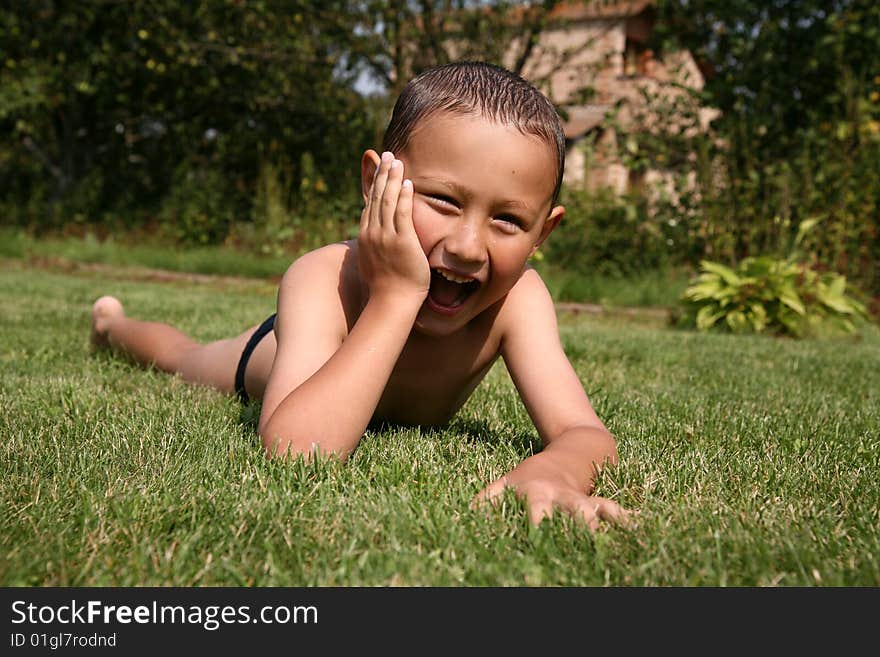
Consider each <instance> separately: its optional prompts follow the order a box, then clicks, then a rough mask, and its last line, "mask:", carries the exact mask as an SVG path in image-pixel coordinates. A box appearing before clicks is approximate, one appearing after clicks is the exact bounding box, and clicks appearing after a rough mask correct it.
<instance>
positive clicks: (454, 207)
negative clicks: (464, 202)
mask: <svg viewBox="0 0 880 657" xmlns="http://www.w3.org/2000/svg"><path fill="white" fill-rule="evenodd" d="M425 198H427V199H428V202H429V203H430V204H431V205H432V206H434V208H435V209H437V210H438V211H440V212H457V211H458V209H459V205H458V201H456V200H455V199H454V198H452V197H451V196H446V195H444V194H430V193H426V194H425Z"/></svg>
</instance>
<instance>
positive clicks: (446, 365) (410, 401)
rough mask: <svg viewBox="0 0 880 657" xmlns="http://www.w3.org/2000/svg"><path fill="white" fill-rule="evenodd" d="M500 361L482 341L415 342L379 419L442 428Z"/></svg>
mask: <svg viewBox="0 0 880 657" xmlns="http://www.w3.org/2000/svg"><path fill="white" fill-rule="evenodd" d="M497 356H498V346H497V345H495V344H492V341H491V340H488V339H484V336H481V335H468V336H465V337H462V338H456V339H454V340H446V341H442V342H439V343H438V342H437V341H430V340H424V341H423V340H414V341H411V342H410V343H408V344H407V346H406V347H405V348H404V351H403V353H402V354H401V356H400V358H399V359H398V361H397V364H396V366H395V368H394V371H393V372H392V374H391V376H390V378H389V380H388V383H387V385H386V386H385V390H384V392H383V394H382V398H381V399H380V401H379V405H378V407H377V408H376V413H375V419H382V420H388V421H391V422H399V423H402V424H420V425H426V426H436V425H442V424H445V423H446V422H448V421H449V420H450V419H451V418H452V416H453V415H455V413H456V411H458V409H459V408H461V406H462V405H463V404H464V403H465V402H466V401H467V399H468V398H469V397H470V395H471V393H473V391H474V389H476V387H477V385H479V383H480V381H482V379H483V377H484V376H485V375H486V373H487V372H488V371H489V368H490V367H491V366H492V363H493V362H495V359H496V358H497Z"/></svg>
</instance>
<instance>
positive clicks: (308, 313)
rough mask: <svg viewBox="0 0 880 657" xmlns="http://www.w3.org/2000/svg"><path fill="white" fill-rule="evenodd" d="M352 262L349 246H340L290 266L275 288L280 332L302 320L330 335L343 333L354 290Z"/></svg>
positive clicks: (341, 243)
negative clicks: (328, 332)
mask: <svg viewBox="0 0 880 657" xmlns="http://www.w3.org/2000/svg"><path fill="white" fill-rule="evenodd" d="M351 258H352V247H351V245H350V244H348V243H345V242H339V243H336V244H329V245H327V246H324V247H321V248H319V249H315V250H314V251H309V252H308V253H306V254H304V255H302V256H300V257H299V258H297V259H296V260H295V261H294V262H293V263H291V265H290V266H289V267H288V268H287V271H286V272H285V273H284V275H283V276H282V278H281V283H280V284H279V286H278V319H277V321H278V323H280V325H281V326H280V328H281V331H282V332H284V328H285V326H289V325H290V324H291V322H296V323H301V322H302V321H303V320H305V319H308V321H309V323H317V324H323V325H324V326H325V327H326V329H327V330H331V331H332V332H333V333H336V332H344V328H345V326H346V309H347V307H348V306H349V305H351V300H350V299H351V297H352V295H353V293H354V292H353V289H354V288H355V287H356V286H355V285H354V284H353V282H352V281H351V279H352V276H351V274H350V272H351V270H352V263H351ZM354 269H355V270H356V269H357V265H356V263H355V264H354ZM331 327H332V328H331Z"/></svg>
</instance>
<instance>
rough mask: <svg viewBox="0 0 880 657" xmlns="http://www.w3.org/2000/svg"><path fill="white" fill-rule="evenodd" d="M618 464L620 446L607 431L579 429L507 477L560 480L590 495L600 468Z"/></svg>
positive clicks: (553, 442)
mask: <svg viewBox="0 0 880 657" xmlns="http://www.w3.org/2000/svg"><path fill="white" fill-rule="evenodd" d="M616 463H617V443H616V441H615V440H614V437H613V436H612V435H611V434H610V433H609V432H608V431H606V430H604V429H601V428H598V427H587V426H578V427H573V428H571V429H568V430H567V431H565V432H563V433H562V434H560V435H559V436H557V437H556V438H554V439H553V440H552V441H550V442H549V443H548V444H547V446H546V447H544V449H543V450H542V451H541V452H539V453H538V454H535V455H534V456H532V457H529V458H527V459H526V460H524V461H523V462H522V463H520V465H518V466H517V467H516V468H514V469H513V470H512V471H511V473H510V474H509V475H508V477H511V476H513V477H514V478H518V476H521V475H527V476H528V477H535V476H538V477H548V478H553V479H556V478H560V479H562V480H564V481H565V483H567V484H569V485H571V486H573V487H575V488H576V489H578V490H582V491H585V492H586V493H588V494H589V493H591V492H592V491H593V488H594V487H595V482H596V476H597V475H598V472H599V468H602V467H603V466H605V465H615V464H616Z"/></svg>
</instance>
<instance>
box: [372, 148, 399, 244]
mask: <svg viewBox="0 0 880 657" xmlns="http://www.w3.org/2000/svg"><path fill="white" fill-rule="evenodd" d="M393 161H394V156H393V155H392V154H391V153H389V152H388V151H385V152H384V153H382V159H381V161H380V162H379V168H378V169H377V170H376V179H375V180H374V181H373V192H372V194H371V195H370V225H371V227H379V226H381V225H382V216H381V215H382V194H383V192H384V191H385V182H386V181H387V180H388V168H389V167H390V166H391V162H393Z"/></svg>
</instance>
